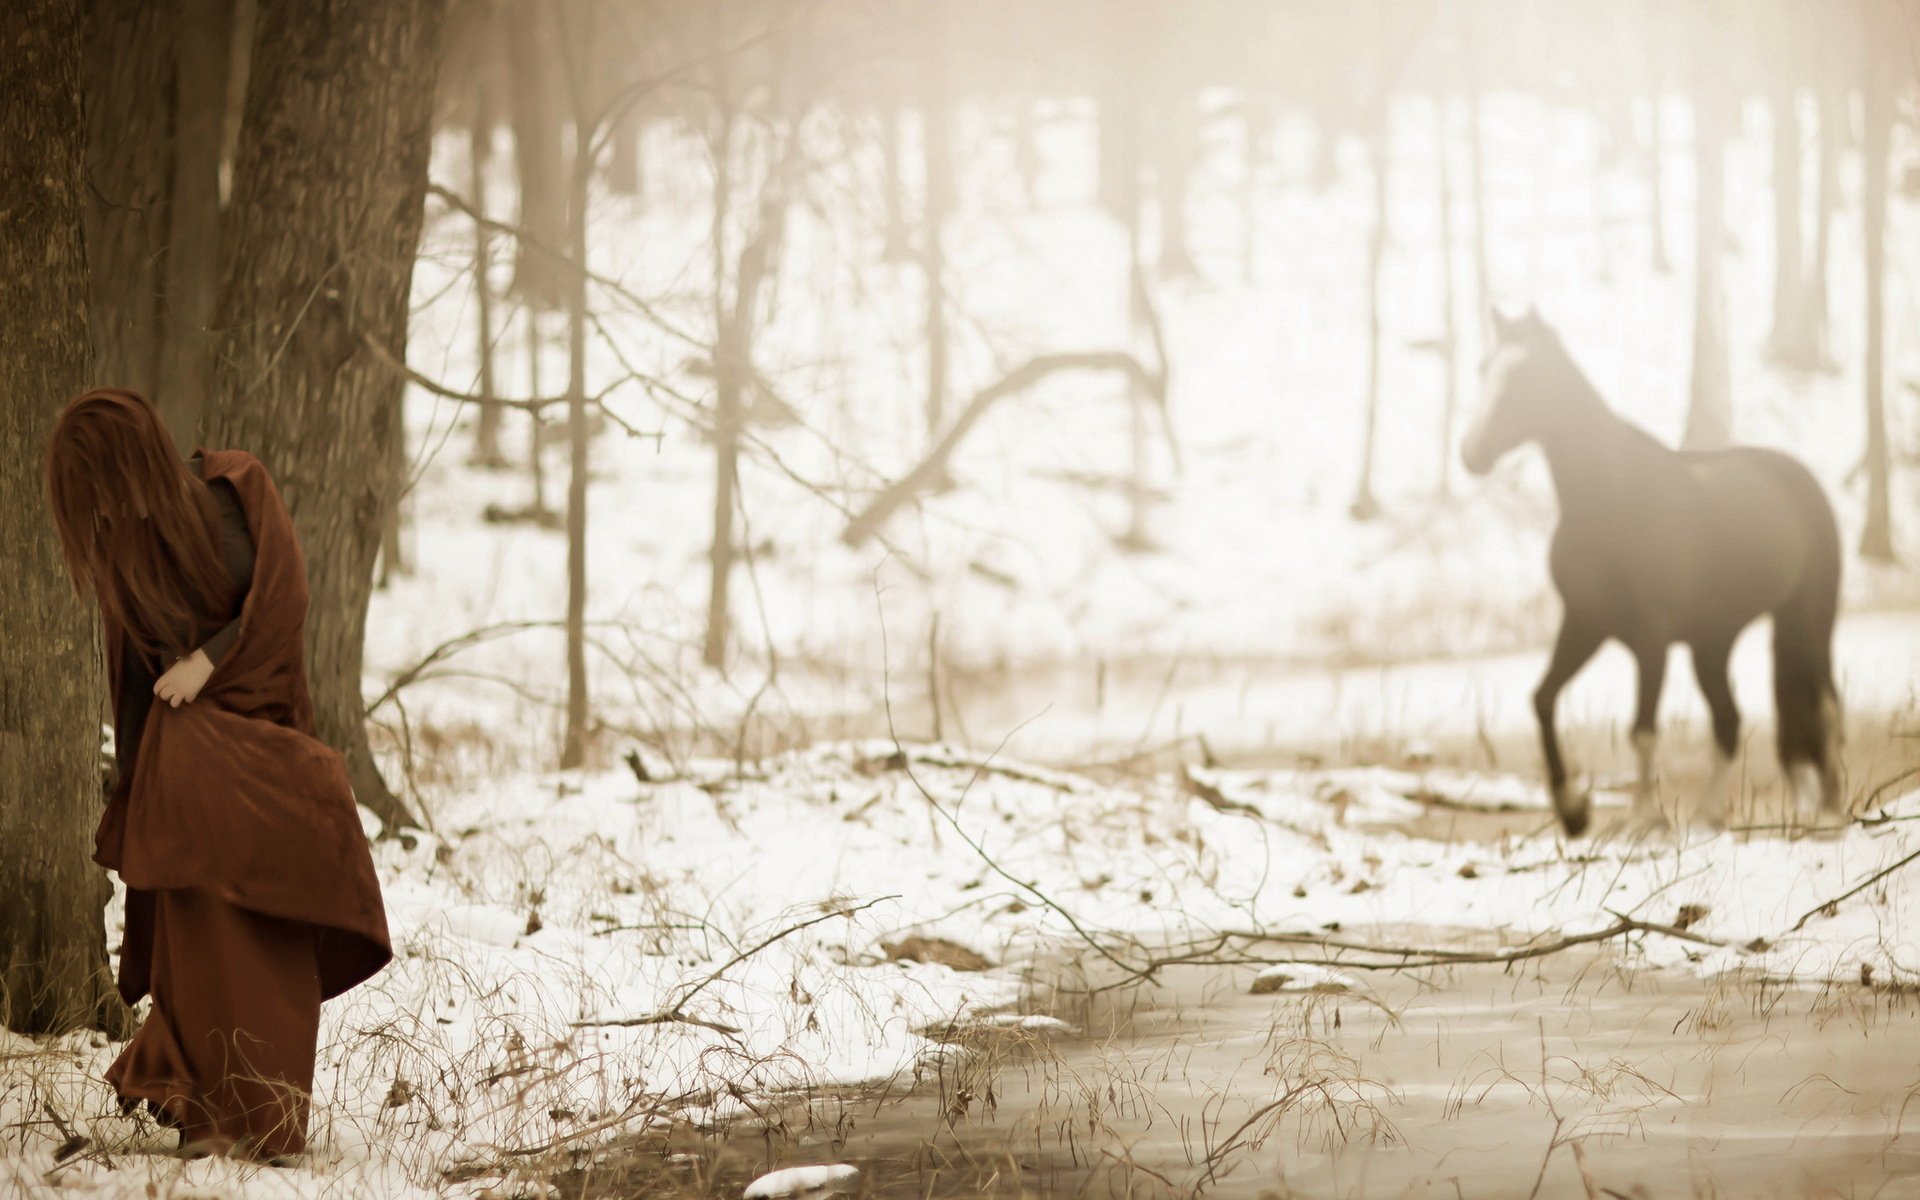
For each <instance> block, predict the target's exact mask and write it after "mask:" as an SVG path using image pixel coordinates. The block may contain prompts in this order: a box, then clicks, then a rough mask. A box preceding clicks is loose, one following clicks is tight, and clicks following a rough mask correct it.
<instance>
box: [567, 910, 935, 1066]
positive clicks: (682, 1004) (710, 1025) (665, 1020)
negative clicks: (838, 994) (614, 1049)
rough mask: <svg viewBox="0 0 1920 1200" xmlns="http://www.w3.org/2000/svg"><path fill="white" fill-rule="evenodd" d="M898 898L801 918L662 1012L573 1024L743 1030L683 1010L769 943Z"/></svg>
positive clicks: (584, 1026)
mask: <svg viewBox="0 0 1920 1200" xmlns="http://www.w3.org/2000/svg"><path fill="white" fill-rule="evenodd" d="M899 898H900V897H899V895H898V894H897V893H896V894H894V895H890V896H876V897H875V898H874V899H872V900H869V901H867V902H866V903H865V904H856V905H854V906H853V907H852V908H835V909H833V910H831V911H829V912H824V913H821V914H820V915H819V916H817V917H810V918H808V919H807V920H805V921H801V922H800V923H799V924H797V925H789V926H787V927H786V928H785V929H782V930H781V931H780V932H778V933H776V934H774V935H773V936H771V937H769V938H766V939H764V940H762V941H761V942H759V943H757V944H755V945H753V946H750V947H748V948H747V949H745V950H742V951H741V952H740V953H738V954H736V955H734V956H733V957H732V958H730V959H728V960H727V961H726V962H724V963H722V964H721V965H720V966H719V967H718V968H716V969H715V970H713V971H710V972H708V974H707V977H706V978H705V979H702V980H701V981H700V982H699V983H696V984H694V985H693V987H691V988H689V989H688V990H687V991H686V993H685V994H683V995H682V996H681V997H680V999H678V1000H677V1001H675V1002H674V1003H673V1004H672V1005H671V1006H669V1007H667V1008H664V1009H661V1010H660V1011H659V1012H656V1013H648V1014H647V1015H646V1016H644V1017H622V1018H620V1019H618V1020H613V1021H575V1022H574V1023H573V1027H574V1028H575V1029H607V1028H615V1027H632V1026H636V1025H668V1024H681V1025H699V1026H702V1027H704V1028H707V1029H712V1030H715V1031H716V1032H719V1033H725V1034H729V1035H737V1034H739V1033H740V1030H739V1029H738V1028H737V1027H735V1026H732V1025H722V1024H721V1023H719V1022H718V1021H707V1020H703V1019H701V1018H699V1017H689V1016H687V1015H686V1013H685V1012H684V1011H683V1010H684V1009H685V1008H686V1007H687V1005H689V1004H691V1003H693V998H694V997H695V996H698V995H699V994H700V993H701V992H703V991H705V990H706V989H707V988H708V987H709V986H710V985H711V984H713V983H715V982H716V981H718V980H719V978H720V977H721V976H722V975H725V974H726V973H727V972H728V971H731V970H732V969H733V968H735V967H737V966H739V965H740V964H741V963H743V962H745V961H747V960H748V959H749V958H752V957H753V956H754V955H756V954H758V953H760V952H761V951H762V950H765V949H766V948H767V947H768V946H771V945H773V944H774V943H775V942H778V941H780V940H781V939H783V938H786V937H790V936H792V935H793V934H796V933H799V932H800V931H801V930H802V929H809V928H811V927H813V926H815V925H818V924H820V923H821V922H822V921H831V920H832V919H833V918H835V917H851V916H852V915H853V914H855V913H857V912H860V911H862V910H864V909H869V908H872V907H873V906H874V905H876V904H884V903H885V902H887V901H888V900H898V899H899Z"/></svg>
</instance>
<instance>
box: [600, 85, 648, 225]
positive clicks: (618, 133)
mask: <svg viewBox="0 0 1920 1200" xmlns="http://www.w3.org/2000/svg"><path fill="white" fill-rule="evenodd" d="M646 128H647V127H646V122H645V119H644V117H643V114H642V113H641V111H640V109H639V106H638V105H632V104H629V105H627V107H626V109H625V111H623V112H622V113H621V114H620V116H619V117H618V118H617V119H616V120H615V121H614V125H613V133H612V135H611V136H610V137H609V138H608V141H609V142H610V143H611V146H610V147H609V150H610V151H611V153H609V154H608V155H607V187H608V189H609V190H611V191H612V192H613V194H614V195H616V196H626V197H628V198H629V199H632V200H636V201H638V200H643V199H645V198H646V194H647V179H646V163H645V160H644V159H643V158H642V156H641V153H640V142H641V138H642V137H643V136H645V134H646Z"/></svg>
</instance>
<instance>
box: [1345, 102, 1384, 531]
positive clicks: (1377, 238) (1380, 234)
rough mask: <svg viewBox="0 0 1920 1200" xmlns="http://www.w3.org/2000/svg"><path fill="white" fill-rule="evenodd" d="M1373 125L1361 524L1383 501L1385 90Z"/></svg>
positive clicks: (1357, 502) (1356, 498)
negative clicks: (1377, 490)
mask: <svg viewBox="0 0 1920 1200" xmlns="http://www.w3.org/2000/svg"><path fill="white" fill-rule="evenodd" d="M1383 69H1384V68H1383ZM1372 123H1373V128H1372V129H1370V130H1368V133H1367V158H1368V159H1369V161H1370V162H1371V164H1372V167H1373V234H1372V236H1371V237H1370V238H1369V240H1368V242H1367V395H1366V424H1365V426H1364V427H1363V429H1364V431H1363V433H1362V436H1361V443H1360V482H1359V485H1358V486H1357V487H1356V488H1355V489H1354V493H1353V503H1352V504H1350V505H1349V506H1348V508H1347V511H1348V512H1349V513H1350V514H1351V515H1352V516H1353V518H1354V519H1355V520H1357V521H1369V520H1372V519H1373V518H1374V517H1377V516H1379V515H1380V502H1379V500H1378V499H1376V498H1375V496H1374V494H1373V458H1374V443H1375V441H1376V436H1377V433H1378V428H1379V424H1380V349H1381V347H1380V338H1381V329H1380V305H1381V301H1382V297H1381V295H1380V276H1381V268H1382V266H1383V265H1384V264H1385V262H1386V257H1387V158H1388V146H1387V143H1388V138H1387V134H1388V120H1387V95H1386V90H1385V89H1384V88H1382V89H1381V91H1380V94H1379V96H1378V98H1377V100H1376V108H1375V111H1374V113H1373V122H1372Z"/></svg>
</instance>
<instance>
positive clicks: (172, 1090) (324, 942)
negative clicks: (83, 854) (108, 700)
mask: <svg viewBox="0 0 1920 1200" xmlns="http://www.w3.org/2000/svg"><path fill="white" fill-rule="evenodd" d="M47 484H48V492H49V495H50V499H51V501H52V509H53V518H54V524H55V526H56V528H57V529H58V530H59V534H60V541H61V545H62V549H63V550H64V553H65V557H66V563H67V569H68V571H69V572H70V573H71V575H72V576H73V581H74V586H75V588H76V589H77V590H78V591H79V592H80V593H81V594H82V595H83V596H86V595H91V596H93V597H94V599H95V600H96V601H97V602H98V604H99V608H100V616H101V623H102V625H103V627H104V630H105V633H106V640H105V646H106V648H107V668H108V670H107V675H108V681H109V684H110V687H111V691H112V701H113V712H114V748H115V757H116V760H117V766H118V777H117V779H116V780H115V783H114V786H113V788H112V790H111V792H110V794H109V796H108V800H107V807H106V812H105V814H104V815H103V816H102V818H101V821H100V828H99V830H98V831H97V833H96V835H95V848H94V859H95V861H97V862H99V863H100V864H101V865H102V866H105V867H107V868H109V869H111V870H115V871H118V872H119V873H120V877H121V879H122V880H123V881H124V882H125V883H126V885H127V920H126V938H125V940H124V942H123V944H122V946H121V951H120V976H119V986H120V994H121V996H122V997H123V998H124V999H125V1000H126V1002H127V1003H128V1004H130V1005H131V1004H133V1003H135V1002H136V1001H137V1000H139V998H140V997H141V996H143V995H149V994H150V995H151V996H152V997H153V1004H152V1008H151V1010H150V1011H149V1013H148V1015H147V1019H146V1021H145V1022H144V1023H143V1024H142V1025H141V1027H140V1030H139V1032H138V1033H136V1034H135V1035H134V1038H133V1041H132V1042H131V1043H129V1044H128V1046H127V1048H126V1051H125V1052H124V1053H122V1054H121V1055H120V1057H119V1058H118V1059H117V1060H116V1061H115V1062H114V1064H113V1065H112V1066H111V1067H110V1068H109V1069H108V1071H107V1079H108V1082H110V1083H112V1084H113V1086H114V1088H115V1090H116V1091H117V1092H118V1093H119V1095H120V1098H121V1105H122V1107H123V1108H124V1109H127V1110H131V1109H132V1108H133V1107H134V1106H136V1105H138V1104H141V1103H143V1102H144V1103H145V1104H146V1105H147V1107H148V1109H149V1111H151V1112H153V1113H154V1114H155V1116H156V1117H157V1118H158V1119H159V1120H160V1121H161V1122H162V1123H164V1124H166V1125H169V1126H171V1127H173V1128H176V1129H178V1130H179V1132H180V1145H181V1148H182V1151H183V1152H185V1153H189V1154H202V1153H224V1154H234V1155H237V1156H243V1157H248V1158H253V1159H258V1160H262V1161H277V1162H284V1161H286V1160H287V1159H288V1158H289V1157H290V1156H292V1155H296V1154H299V1153H301V1152H302V1151H303V1150H304V1149H305V1148H306V1136H307V1118H308V1110H309V1094H310V1092H311V1090H312V1084H313V1063H314V1052H315V1044H316V1039H317V1036H318V1031H319V1021H320V1003H321V1001H322V1000H325V999H329V998H331V997H333V996H335V995H338V994H339V993H341V992H343V991H345V990H346V989H348V988H350V987H352V986H354V985H355V984H357V983H359V982H361V981H362V980H364V979H366V978H367V977H368V976H370V975H372V974H373V973H374V972H375V971H378V970H379V969H380V968H381V967H382V966H384V965H385V964H386V962H387V961H388V959H390V958H391V957H392V951H391V949H390V946H389V943H388V938H387V927H386V915H385V910H384V908H383V906H382V903H381V898H380V888H379V883H378V880H377V879H376V877H375V875H374V872H373V861H372V857H371V855H370V854H369V853H368V850H367V845H366V839H365V836H364V835H363V833H362V831H361V827H360V822H359V816H358V812H357V809H356V808H355V806H354V802H353V793H352V789H351V787H350V786H349V784H348V782H347V776H346V772H345V768H344V766H343V764H342V763H341V761H340V756H339V755H338V754H336V753H335V752H334V751H333V750H331V749H329V748H328V747H327V746H325V745H324V744H322V743H321V742H319V741H318V740H317V739H316V738H315V735H314V725H313V708H312V703H311V701H310V700H309V698H308V695H307V685H306V670H305V665H304V651H303V639H302V631H303V627H304V624H305V619H306V606H307V583H306V568H305V565H304V563H303V560H302V558H301V554H300V546H299V542H298V541H297V540H296V538H295V537H294V532H293V524H292V521H291V520H290V519H289V518H288V516H287V513H286V509H285V507H284V506H283V505H282V504H281V502H280V495H279V492H278V491H277V490H276V489H275V488H274V485H273V481H272V480H271V479H269V478H268V476H267V473H266V470H265V468H263V467H262V466H261V465H260V463H259V461H258V460H257V459H255V458H254V457H253V456H252V455H250V454H247V453H245V452H244V451H238V450H221V451H196V452H195V453H194V455H193V457H192V458H191V459H189V460H184V461H183V460H182V459H181V458H180V456H179V452H178V451H177V450H176V449H175V448H174V443H173V438H172V437H171V436H170V435H169V434H168V432H167V427H166V425H165V423H164V422H163V421H162V420H161V419H160V416H159V414H158V413H157V412H156V411H155V409H154V407H153V405H152V404H150V403H148V401H147V400H146V398H145V397H143V396H141V395H140V394H139V393H137V392H132V391H127V390H125V389H120V388H100V389H95V390H93V391H89V392H85V393H83V394H81V395H80V396H77V397H75V398H74V399H73V400H72V401H70V402H69V403H68V404H67V406H66V408H65V410H64V411H63V412H62V413H61V415H60V419H59V421H58V423H57V424H56V425H55V427H54V432H53V438H52V441H51V443H50V444H49V446H48V450H47Z"/></svg>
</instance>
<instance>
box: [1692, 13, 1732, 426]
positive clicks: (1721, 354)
mask: <svg viewBox="0 0 1920 1200" xmlns="http://www.w3.org/2000/svg"><path fill="white" fill-rule="evenodd" d="M1698 19H1699V20H1700V21H1701V22H1702V24H1703V25H1705V24H1706V23H1707V17H1706V16H1705V15H1704V14H1702V15H1701V16H1700V17H1699V18H1698ZM1704 41H1705V39H1704V36H1702V37H1701V42H1702V44H1701V45H1699V46H1697V47H1696V50H1695V52H1696V54H1700V55H1702V56H1703V57H1704V55H1705V54H1706V48H1705V45H1704ZM1698 65H1700V66H1701V67H1703V68H1704V69H1703V70H1701V71H1700V72H1699V73H1698V76H1697V82H1696V86H1695V91H1694V104H1693V112H1694V117H1693V123H1694V129H1693V162H1694V181H1695V182H1694V226H1693V280H1694V285H1693V376H1692V383H1691V386H1690V389H1689V398H1688V403H1687V431H1686V436H1685V438H1684V439H1683V444H1684V445H1685V446H1686V447H1687V448H1688V449H1690V450H1710V449H1714V448H1717V447H1720V446H1724V445H1726V444H1727V442H1728V441H1729V440H1730V439H1731V438H1732V436H1733V393H1732V385H1731V381H1730V378H1729V376H1730V373H1731V368H1730V367H1729V365H1728V358H1727V292H1726V283H1725V280H1724V279H1723V278H1722V273H1721V259H1722V256H1723V254H1724V252H1725V247H1726V240H1727V226H1726V212H1725V208H1726V202H1725V195H1724V189H1723V181H1724V178H1725V172H1724V158H1725V144H1726V126H1727V117H1728V112H1727V108H1728V105H1727V101H1726V99H1725V98H1724V97H1723V96H1722V95H1721V94H1720V93H1719V92H1718V90H1717V89H1716V87H1715V85H1714V84H1713V83H1712V82H1711V75H1712V64H1710V63H1705V62H1702V63H1700V64H1698Z"/></svg>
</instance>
